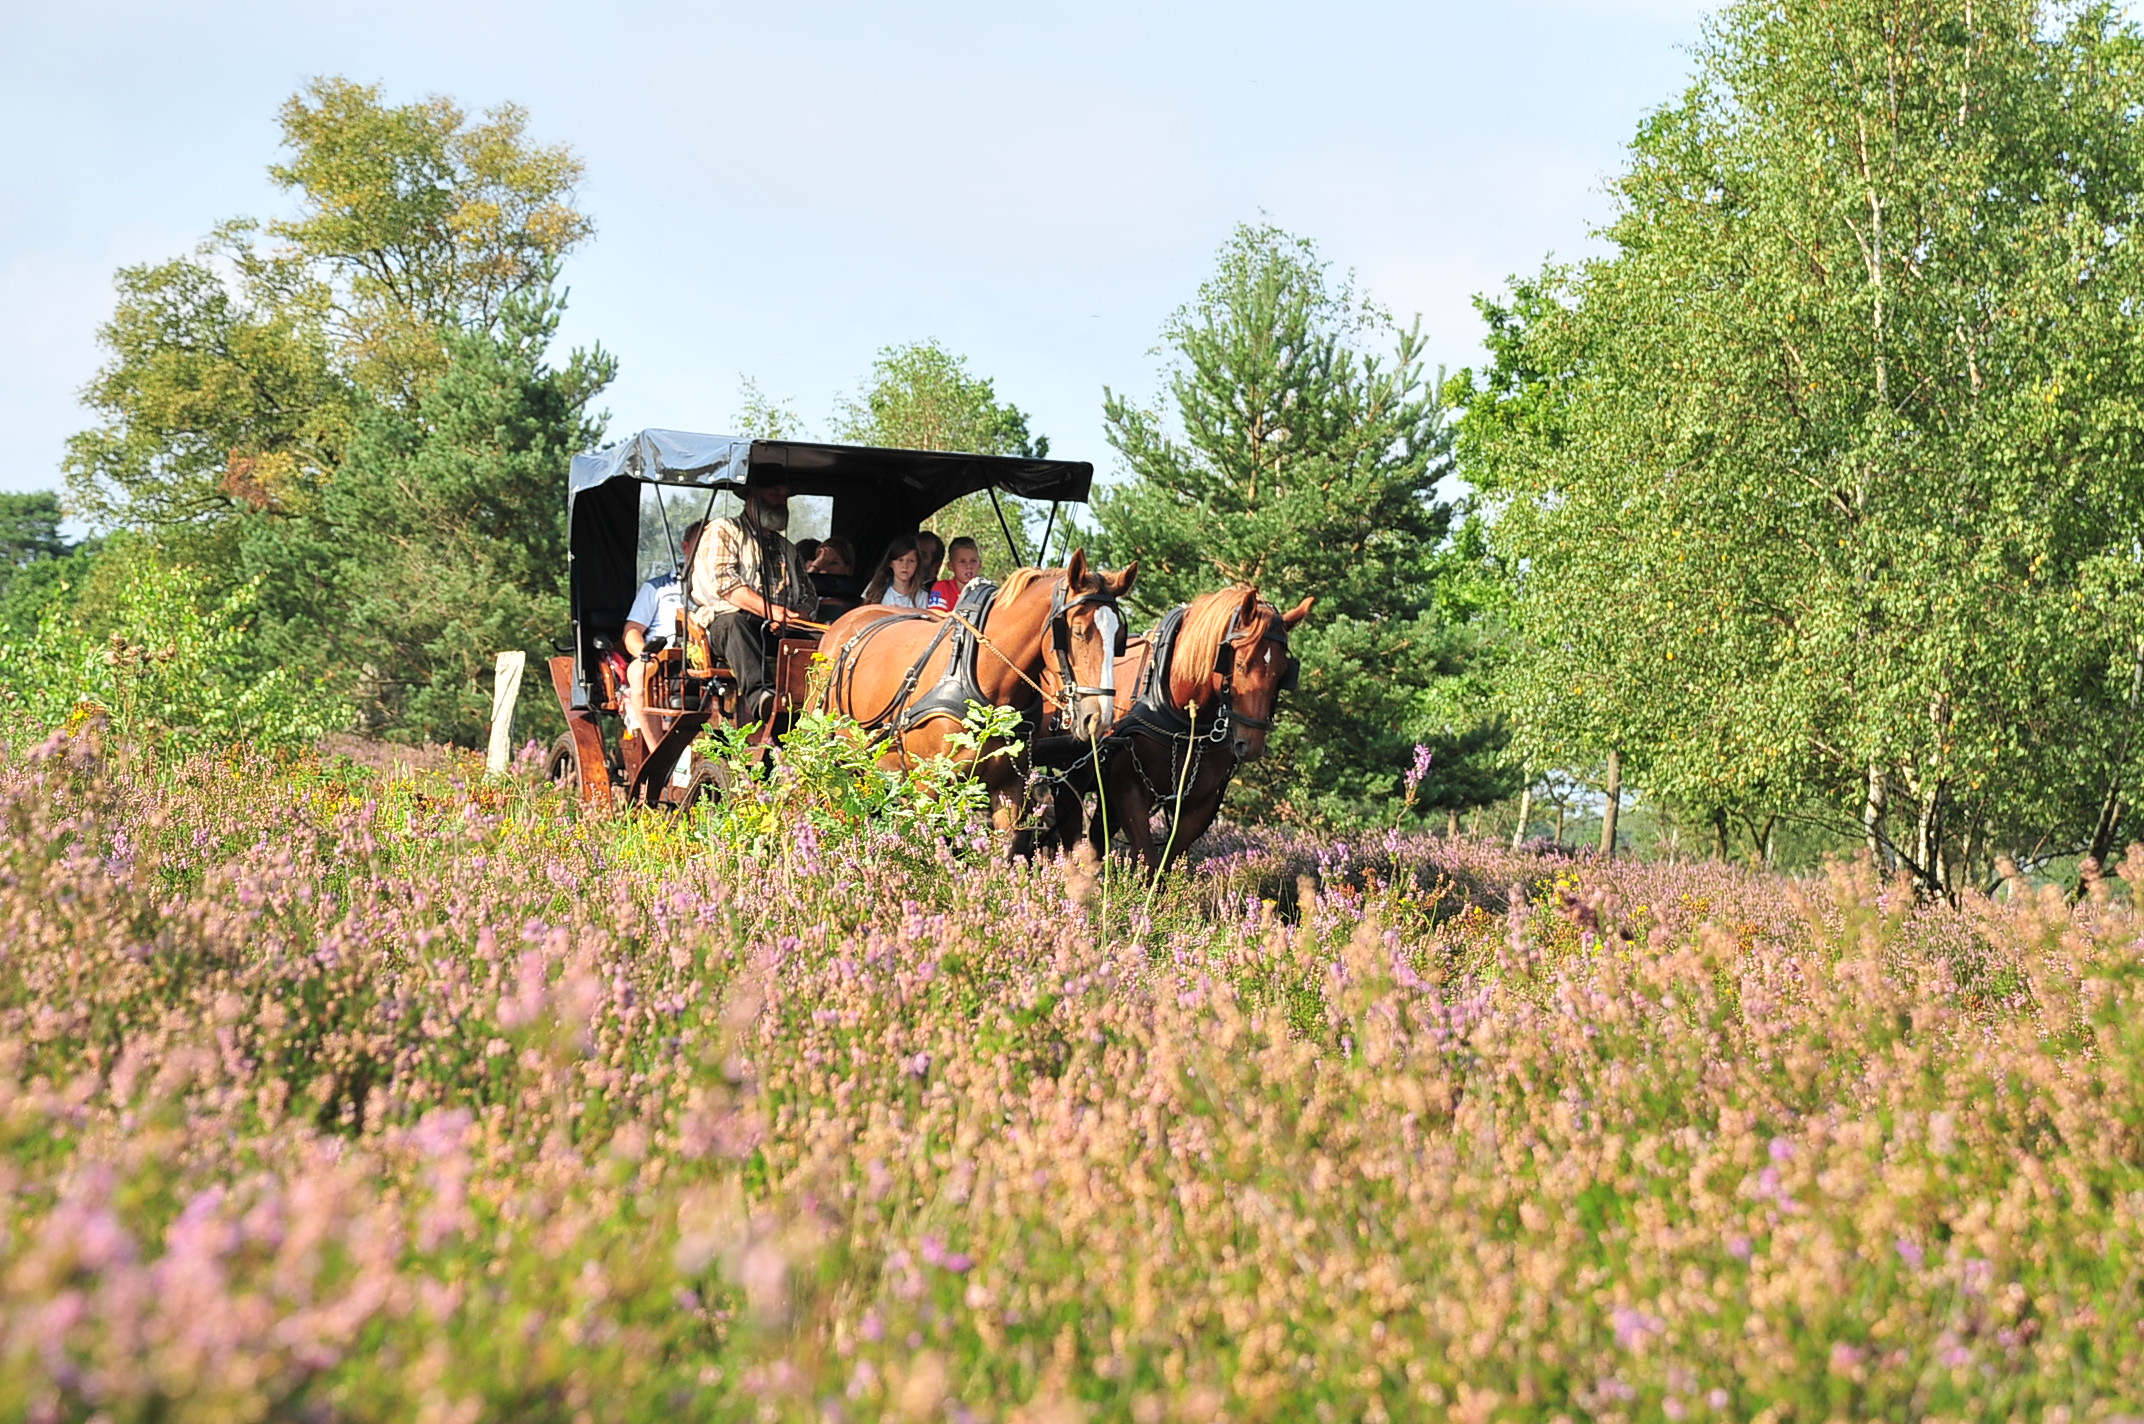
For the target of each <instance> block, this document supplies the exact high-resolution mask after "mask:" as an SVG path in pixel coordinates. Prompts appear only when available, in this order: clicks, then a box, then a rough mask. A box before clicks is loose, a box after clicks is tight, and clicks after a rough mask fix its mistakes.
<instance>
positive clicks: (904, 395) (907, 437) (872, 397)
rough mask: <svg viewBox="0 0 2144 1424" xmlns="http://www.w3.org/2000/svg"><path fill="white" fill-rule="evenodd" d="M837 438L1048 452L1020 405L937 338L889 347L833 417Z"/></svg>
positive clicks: (911, 446) (916, 446) (991, 451)
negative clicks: (1001, 395)
mask: <svg viewBox="0 0 2144 1424" xmlns="http://www.w3.org/2000/svg"><path fill="white" fill-rule="evenodd" d="M835 428H836V433H837V434H838V436H839V438H841V439H843V440H847V441H853V442H855V443H856V444H859V445H892V446H896V447H898V448H900V449H903V450H962V451H966V452H968V453H970V454H976V455H1026V456H1030V457H1032V458H1035V459H1041V458H1043V457H1044V456H1047V455H1048V454H1049V453H1050V442H1049V438H1048V437H1047V436H1041V435H1035V434H1032V433H1030V432H1029V430H1028V428H1027V416H1026V415H1025V414H1024V413H1023V412H1022V411H1021V410H1020V409H1019V407H1017V406H1014V405H1010V404H1006V403H1002V402H1000V401H999V400H998V398H997V387H996V386H995V385H994V384H993V383H992V382H991V380H990V378H989V377H987V376H977V375H974V374H972V373H971V372H970V371H969V370H968V362H967V358H965V357H962V356H956V355H954V354H953V353H952V352H950V351H948V350H946V349H945V347H944V346H943V345H942V344H940V343H939V342H937V341H912V342H910V343H908V344H907V345H905V346H888V347H886V348H885V349H884V350H882V351H880V352H879V353H878V360H877V361H876V362H874V363H873V365H872V367H871V380H870V384H869V385H868V386H866V387H865V389H864V391H863V398H862V399H861V400H859V401H851V402H848V403H847V404H845V405H844V406H843V407H842V409H841V410H840V412H838V413H837V415H836V417H835Z"/></svg>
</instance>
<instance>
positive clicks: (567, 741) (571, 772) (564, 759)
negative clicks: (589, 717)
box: [543, 732, 625, 786]
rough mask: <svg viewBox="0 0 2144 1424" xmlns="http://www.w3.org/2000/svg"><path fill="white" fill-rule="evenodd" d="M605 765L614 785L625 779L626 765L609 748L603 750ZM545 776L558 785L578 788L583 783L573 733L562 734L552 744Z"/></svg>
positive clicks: (544, 762)
mask: <svg viewBox="0 0 2144 1424" xmlns="http://www.w3.org/2000/svg"><path fill="white" fill-rule="evenodd" d="M603 764H604V768H605V770H607V771H609V772H610V779H611V784H612V785H614V786H615V785H617V784H618V783H619V782H621V781H623V780H624V778H625V763H624V762H623V761H622V760H621V759H620V758H619V756H618V754H617V753H616V752H614V751H612V750H611V749H610V748H609V747H605V748H604V749H603ZM543 770H544V775H545V776H546V777H547V778H549V779H550V781H551V782H553V783H554V784H556V785H562V786H578V785H580V782H581V754H580V749H579V748H578V747H576V746H575V745H574V744H573V733H571V732H561V733H560V734H559V737H558V740H557V741H555V742H553V743H551V750H550V752H549V753H547V754H546V755H545V757H544V759H543Z"/></svg>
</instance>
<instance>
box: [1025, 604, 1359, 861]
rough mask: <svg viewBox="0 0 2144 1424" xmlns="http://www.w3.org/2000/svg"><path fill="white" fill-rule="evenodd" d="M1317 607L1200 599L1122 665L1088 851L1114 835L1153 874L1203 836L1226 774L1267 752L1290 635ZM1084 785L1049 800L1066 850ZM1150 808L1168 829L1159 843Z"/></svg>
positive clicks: (1165, 622) (1292, 672) (1288, 662)
mask: <svg viewBox="0 0 2144 1424" xmlns="http://www.w3.org/2000/svg"><path fill="white" fill-rule="evenodd" d="M1316 601H1317V600H1316V599H1315V598H1306V599H1304V600H1303V601H1302V602H1301V603H1299V604H1297V605H1296V606H1295V607H1294V608H1292V609H1290V610H1289V611H1288V612H1286V613H1283V612H1281V611H1280V610H1279V609H1277V608H1275V607H1274V606H1273V605H1272V604H1270V603H1267V602H1266V601H1265V600H1263V599H1261V598H1260V597H1259V596H1258V590H1257V589H1255V588H1246V587H1242V586H1237V587H1234V588H1224V589H1221V590H1219V591H1218V592H1215V593H1207V594H1201V595H1200V596H1199V597H1197V598H1195V599H1193V600H1192V601H1191V602H1190V603H1189V604H1187V605H1183V606H1181V607H1179V608H1177V609H1175V610H1174V611H1173V612H1171V613H1170V614H1168V615H1166V616H1165V617H1164V618H1163V619H1162V621H1161V624H1160V625H1159V626H1158V627H1157V628H1156V629H1155V632H1154V634H1153V635H1152V636H1151V637H1149V638H1147V639H1142V640H1141V642H1142V643H1143V644H1144V645H1145V646H1143V647H1137V648H1134V649H1133V650H1132V652H1131V655H1130V656H1128V657H1126V658H1125V659H1123V660H1122V661H1121V662H1120V664H1119V666H1118V671H1117V685H1118V687H1119V689H1120V691H1119V693H1118V695H1117V719H1116V723H1115V725H1114V727H1113V728H1112V729H1111V732H1110V735H1109V738H1108V741H1107V742H1106V744H1104V745H1103V746H1102V749H1101V756H1100V766H1101V774H1100V777H1099V782H1100V794H1099V798H1098V799H1099V805H1098V806H1097V808H1096V815H1095V817H1094V819H1093V820H1092V821H1091V822H1090V823H1089V824H1088V827H1087V834H1088V837H1089V839H1090V840H1091V841H1092V842H1093V844H1094V847H1095V849H1096V851H1098V852H1103V853H1106V852H1107V850H1108V845H1107V842H1108V840H1109V839H1110V838H1111V837H1112V836H1114V835H1115V833H1116V832H1118V831H1122V832H1123V833H1124V835H1125V838H1126V839H1127V840H1129V841H1130V842H1131V846H1132V849H1133V850H1134V851H1135V852H1136V853H1137V854H1138V855H1139V857H1140V859H1141V860H1143V861H1144V862H1145V863H1146V868H1147V873H1148V874H1149V875H1150V876H1158V875H1160V874H1161V873H1162V872H1163V871H1164V870H1166V869H1168V867H1169V866H1170V865H1171V864H1173V863H1174V862H1175V860H1176V857H1177V856H1179V855H1181V854H1182V853H1183V852H1184V850H1185V848H1186V847H1188V846H1190V845H1191V844H1192V843H1193V842H1195V841H1197V840H1198V838H1199V837H1200V836H1203V835H1205V834H1206V832H1207V830H1208V828H1209V827H1211V826H1212V825H1213V821H1214V817H1216V816H1218V815H1219V814H1220V812H1221V798H1222V797H1223V796H1224V795H1226V794H1227V791H1228V785H1229V782H1231V781H1232V780H1234V779H1235V775H1236V768H1237V767H1239V766H1241V765H1242V764H1243V763H1245V762H1248V761H1256V760H1257V759H1258V758H1259V757H1262V756H1264V755H1265V751H1266V734H1267V733H1268V732H1270V731H1271V730H1272V729H1273V717H1274V713H1275V710H1276V708H1277V707H1278V704H1279V702H1280V695H1281V693H1282V692H1284V691H1286V690H1287V689H1289V688H1291V687H1293V686H1294V685H1295V677H1296V660H1295V659H1294V658H1293V657H1292V656H1290V655H1289V652H1288V633H1289V630H1291V629H1292V628H1294V627H1295V626H1296V625H1297V624H1299V623H1301V622H1302V621H1303V619H1305V618H1306V617H1308V616H1309V614H1310V610H1311V607H1312V605H1313V604H1315V603H1316ZM1157 658H1158V659H1160V660H1161V662H1160V663H1159V665H1157V664H1156V659H1157ZM1082 789H1083V788H1082V787H1081V786H1080V785H1079V784H1078V779H1075V781H1074V782H1073V784H1072V785H1071V786H1070V787H1069V788H1068V790H1069V794H1060V795H1059V796H1058V798H1057V801H1058V820H1059V836H1060V839H1061V840H1062V841H1064V842H1065V843H1066V844H1068V845H1069V843H1070V842H1071V839H1072V838H1073V837H1074V836H1076V834H1077V826H1078V821H1079V816H1080V810H1081V808H1080V806H1079V799H1080V797H1079V793H1080V791H1081V790H1082ZM1157 810H1160V811H1163V812H1164V813H1166V816H1167V825H1168V829H1167V830H1166V831H1165V832H1164V834H1163V835H1162V837H1161V838H1160V839H1159V840H1158V841H1157V840H1156V838H1155V835H1154V830H1153V816H1154V812H1155V811H1157Z"/></svg>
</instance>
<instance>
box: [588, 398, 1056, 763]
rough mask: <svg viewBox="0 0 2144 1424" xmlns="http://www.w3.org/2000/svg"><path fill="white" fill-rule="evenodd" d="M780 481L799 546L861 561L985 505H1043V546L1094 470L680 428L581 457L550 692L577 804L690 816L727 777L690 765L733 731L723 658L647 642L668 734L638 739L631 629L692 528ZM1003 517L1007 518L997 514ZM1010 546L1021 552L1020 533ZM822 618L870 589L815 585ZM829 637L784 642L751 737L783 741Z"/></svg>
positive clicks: (675, 638)
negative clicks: (900, 538)
mask: <svg viewBox="0 0 2144 1424" xmlns="http://www.w3.org/2000/svg"><path fill="white" fill-rule="evenodd" d="M774 471H778V472H780V479H781V482H782V483H784V484H786V485H787V486H788V488H789V491H790V526H789V529H788V534H789V536H790V537H791V538H798V539H800V538H804V537H819V538H824V537H827V536H830V535H840V536H843V537H845V538H847V539H848V540H850V541H851V543H853V545H854V546H855V547H856V549H857V550H859V551H860V552H862V553H864V556H865V557H866V558H870V557H872V556H873V555H875V553H876V551H877V550H879V549H882V548H884V547H885V546H886V544H887V542H888V541H889V540H890V539H892V538H893V537H894V536H895V535H897V534H912V533H914V532H916V530H917V529H918V528H920V527H921V525H922V524H923V522H924V521H925V520H927V519H929V518H930V517H931V516H932V515H934V514H936V513H937V512H938V511H939V510H941V509H943V508H944V507H945V506H946V505H948V504H950V503H952V502H953V501H954V500H956V499H959V498H960V497H961V496H963V495H968V494H975V493H981V492H988V493H989V494H990V496H991V498H992V500H993V502H995V501H997V500H998V498H999V496H1000V495H1001V494H1007V495H1014V496H1018V497H1020V498H1024V499H1029V500H1037V501H1041V500H1047V501H1049V502H1050V505H1051V523H1050V526H1049V527H1048V528H1046V529H1045V530H1044V533H1043V543H1044V545H1047V544H1048V543H1049V541H1050V536H1051V532H1052V530H1054V529H1055V528H1056V526H1057V513H1058V507H1059V506H1061V505H1062V504H1065V503H1085V502H1086V499H1087V496H1088V491H1089V488H1090V487H1091V485H1092V484H1093V480H1094V467H1093V466H1092V465H1091V464H1088V463H1086V462H1084V461H1074V460H1031V459H1023V458H1014V457H1003V456H987V455H967V454H953V453H941V452H935V451H923V450H890V449H879V448H873V447H868V446H856V445H822V444H812V443H807V442H803V441H794V440H742V439H733V438H730V437H727V436H719V435H694V434H688V433H685V432H682V431H673V430H646V431H642V432H641V433H640V434H638V435H635V436H633V437H632V438H630V439H628V440H624V441H621V442H620V443H618V444H616V445H613V446H611V447H609V448H608V449H605V450H601V451H598V452H596V453H594V454H589V455H577V456H575V457H574V460H573V466H572V472H571V475H570V478H569V482H568V488H567V495H566V509H567V540H568V555H569V558H570V561H571V577H570V598H571V606H572V615H573V642H572V651H571V652H570V653H566V654H562V655H560V656H558V657H554V658H553V659H551V665H550V670H551V681H552V686H553V688H554V690H555V691H556V692H557V694H558V700H559V705H560V706H561V708H563V710H564V711H565V714H566V725H567V733H566V735H565V736H563V737H561V738H560V739H559V741H558V743H557V744H556V745H555V746H554V747H553V749H552V753H551V772H552V775H553V776H554V777H555V778H557V779H559V780H570V781H573V782H575V783H577V785H578V787H579V790H580V795H581V797H582V799H583V800H584V801H587V802H591V803H598V804H608V803H609V802H611V801H612V800H614V799H616V798H617V797H618V796H620V795H622V796H623V797H624V799H625V800H626V801H628V802H629V803H632V804H636V805H664V804H667V805H681V804H688V803H689V802H691V801H692V800H693V799H695V798H696V797H697V796H699V795H701V794H702V793H703V792H704V791H706V790H707V789H708V787H709V785H710V782H711V779H712V778H713V777H715V776H716V775H718V774H719V773H718V769H717V768H715V767H712V766H704V765H703V766H695V765H694V762H693V758H692V755H691V747H692V744H693V742H694V740H695V739H696V738H698V737H699V735H700V734H701V733H702V732H703V731H705V730H706V729H707V728H708V726H710V725H711V724H714V725H720V724H723V723H732V724H734V723H735V722H736V721H738V720H739V709H738V706H737V698H736V692H737V688H736V680H735V678H734V677H733V676H732V675H731V672H730V669H728V668H727V667H725V666H723V665H722V664H721V663H720V662H718V661H716V659H715V656H714V652H713V650H712V649H711V648H710V647H709V646H708V644H707V642H706V637H705V633H704V631H703V630H701V629H699V628H698V627H697V626H696V625H695V624H694V623H693V622H692V621H691V620H690V619H689V618H680V620H679V623H678V626H677V627H675V628H669V629H650V630H649V641H650V643H651V645H655V644H659V649H660V650H659V651H658V652H656V653H655V654H654V655H653V656H652V657H651V658H650V659H649V660H648V663H647V665H646V668H645V674H646V699H645V700H646V707H647V710H648V712H649V713H650V714H651V721H653V720H656V719H660V720H661V721H662V722H664V723H666V724H667V729H666V731H665V732H664V733H663V735H662V736H661V738H660V740H658V741H656V742H655V743H654V744H653V745H647V744H645V743H644V742H643V741H642V739H641V738H640V737H639V736H637V735H633V734H629V733H628V732H627V731H626V729H625V721H624V712H625V699H626V695H627V676H628V670H629V663H628V659H627V654H626V650H625V644H624V629H625V623H626V616H627V613H628V612H629V611H630V609H631V607H632V604H633V598H634V594H635V593H636V591H637V590H638V589H639V588H640V586H641V585H642V583H643V582H644V581H645V580H647V579H648V578H649V577H650V576H651V575H653V574H656V573H675V574H677V575H678V576H679V577H680V578H682V577H683V574H684V572H685V571H684V569H683V568H682V553H683V551H682V548H681V538H682V534H683V531H684V529H685V527H686V526H687V525H689V524H691V523H694V522H696V521H701V520H712V519H717V518H722V517H725V516H727V515H729V514H732V513H734V512H735V511H736V510H737V509H738V508H739V504H740V501H741V498H742V496H743V493H744V488H745V485H746V482H747V480H748V479H749V478H751V477H752V476H753V475H754V473H755V472H757V473H758V475H759V476H760V477H761V478H764V477H765V476H766V475H767V474H768V473H769V472H774ZM999 517H1000V518H1001V519H1002V518H1003V510H1002V506H1000V508H999ZM1005 527H1006V539H1007V542H1008V543H1011V544H1012V545H1013V547H1015V548H1018V547H1019V543H1018V541H1016V540H1015V539H1014V538H1013V535H1012V532H1011V526H1010V524H1009V523H1008V524H1007V525H1006V526H1005ZM814 582H815V583H816V584H817V586H818V591H819V593H820V595H821V597H822V602H823V607H824V610H825V612H827V613H838V612H840V611H842V610H843V609H845V608H849V607H853V606H854V605H855V604H856V602H857V601H858V598H859V596H860V595H861V593H862V592H863V583H864V580H863V578H862V577H861V576H859V575H856V574H852V575H848V576H838V575H837V576H820V577H818V578H816V579H815V580H814ZM821 628H823V625H816V626H815V625H809V624H800V625H796V626H793V627H792V628H790V629H789V630H787V631H785V633H784V635H783V636H782V637H781V638H780V639H779V642H778V645H777V647H776V648H775V649H774V652H773V660H772V664H771V667H772V671H773V677H774V688H775V702H774V708H773V710H772V712H771V713H769V714H768V715H766V716H764V717H755V718H753V720H754V721H756V722H757V723H758V724H759V730H758V731H757V732H756V733H755V734H754V735H755V737H757V738H759V739H761V740H770V739H772V738H774V737H775V736H776V735H777V734H778V733H779V731H780V729H781V728H782V727H783V726H784V725H786V723H787V721H788V719H789V718H790V716H791V715H792V713H793V711H794V710H795V709H796V708H798V707H799V706H801V704H802V702H803V700H804V698H805V696H806V694H807V691H808V687H809V681H810V673H811V665H812V658H813V656H814V655H815V654H817V653H818V652H819V651H820V644H821V631H820V630H821Z"/></svg>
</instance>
